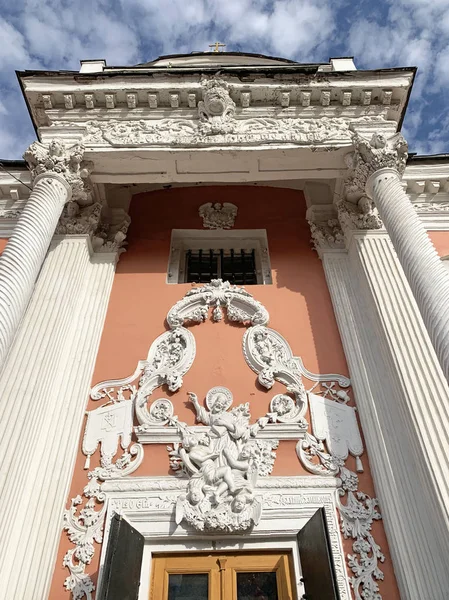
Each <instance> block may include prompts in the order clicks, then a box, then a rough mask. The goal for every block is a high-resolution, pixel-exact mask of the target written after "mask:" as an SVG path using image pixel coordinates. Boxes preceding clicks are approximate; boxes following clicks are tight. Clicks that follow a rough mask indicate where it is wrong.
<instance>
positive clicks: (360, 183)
mask: <svg viewBox="0 0 449 600" xmlns="http://www.w3.org/2000/svg"><path fill="white" fill-rule="evenodd" d="M352 143H353V146H354V152H350V153H349V154H347V155H346V156H345V162H346V165H347V167H348V169H349V177H348V178H347V180H346V185H345V196H346V200H349V202H353V203H357V202H358V201H359V200H360V199H361V198H362V197H363V196H365V195H366V193H367V192H366V183H367V181H368V178H369V177H370V176H371V175H373V174H374V173H375V172H376V171H379V170H380V169H384V168H385V167H389V168H390V169H395V170H396V171H397V172H398V175H399V177H402V175H403V174H404V171H405V166H406V163H407V157H408V146H407V142H406V141H405V139H404V137H403V136H402V134H400V133H396V134H395V135H393V136H392V137H390V138H388V139H387V138H385V137H384V136H383V135H381V134H379V133H375V134H374V135H373V136H372V138H371V139H370V140H367V139H366V138H364V137H362V136H361V135H360V134H359V133H354V134H353V136H352Z"/></svg>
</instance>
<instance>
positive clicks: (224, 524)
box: [169, 387, 278, 532]
mask: <svg viewBox="0 0 449 600" xmlns="http://www.w3.org/2000/svg"><path fill="white" fill-rule="evenodd" d="M189 399H190V401H191V402H192V404H193V406H194V408H195V411H196V418H197V421H199V422H200V423H202V424H203V425H205V426H206V427H204V428H203V427H201V428H198V427H188V426H187V425H186V424H185V423H181V422H176V427H177V429H178V431H179V432H180V434H181V440H182V441H181V443H180V444H175V445H174V446H173V448H170V450H169V452H170V466H171V468H172V470H174V471H175V473H177V474H178V475H179V476H187V477H188V478H189V483H188V485H187V490H186V493H185V494H180V496H179V498H178V501H177V504H176V523H177V524H180V523H182V522H183V521H185V522H186V523H187V524H189V525H190V526H192V527H194V528H195V529H198V530H200V531H206V532H236V531H245V530H247V529H249V528H251V527H252V526H253V525H257V524H258V522H259V520H260V517H261V514H262V497H259V496H258V495H257V493H256V491H255V487H256V483H257V478H258V476H259V475H260V476H266V475H269V474H270V473H271V471H272V469H273V464H274V460H275V458H276V453H275V452H274V450H275V449H276V448H277V446H278V441H276V440H256V439H254V438H255V436H256V435H257V433H258V431H259V429H260V425H259V424H258V423H255V424H254V425H250V424H249V421H250V416H251V415H250V412H249V403H248V402H246V403H245V404H240V405H239V406H237V407H235V408H232V409H231V405H232V394H231V392H230V391H229V390H228V389H227V388H224V387H215V388H212V389H211V390H210V391H209V392H208V394H207V396H206V406H207V408H204V407H203V406H201V405H200V403H199V402H198V398H197V396H196V395H195V394H193V393H189Z"/></svg>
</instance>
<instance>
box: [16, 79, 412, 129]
mask: <svg viewBox="0 0 449 600" xmlns="http://www.w3.org/2000/svg"><path fill="white" fill-rule="evenodd" d="M252 70H253V71H254V73H253V74H252V75H250V74H249V72H248V73H246V75H245V76H243V75H242V74H241V73H235V72H234V73H233V72H231V71H229V70H226V69H224V71H221V70H220V75H219V78H220V79H221V80H225V81H226V82H227V84H228V85H229V94H230V98H231V99H232V101H233V102H234V103H235V105H236V108H237V109H239V108H241V109H243V111H244V112H245V114H246V112H249V111H251V110H254V109H257V110H258V111H259V113H260V114H265V115H267V114H269V113H270V111H271V112H273V111H276V112H277V113H280V114H282V115H286V116H287V115H288V111H289V110H290V111H291V112H292V113H293V114H295V115H296V116H298V115H297V113H298V111H302V110H303V109H309V108H312V109H313V108H314V107H316V108H324V109H327V110H328V111H330V113H331V114H333V115H335V116H343V115H342V114H341V111H348V112H349V113H350V111H351V110H352V116H353V117H355V116H369V115H382V117H383V118H384V119H392V120H394V121H396V122H399V121H400V120H401V118H402V114H403V111H404V109H405V105H406V102H407V97H408V93H409V90H410V87H411V83H412V80H413V70H407V71H402V70H398V71H393V72H380V71H379V72H364V71H351V72H346V73H342V72H323V73H313V74H307V73H306V74H305V73H303V72H300V73H295V72H292V73H284V74H283V75H280V74H279V75H275V74H272V75H271V76H268V75H266V74H261V73H258V72H257V71H256V70H254V69H252ZM175 71H176V70H173V69H170V70H168V69H165V70H164V71H163V72H161V71H159V72H158V73H152V72H149V70H148V69H145V71H144V72H133V73H132V74H131V73H129V72H126V73H125V72H122V71H117V70H114V71H113V72H112V73H109V76H106V75H108V74H107V73H105V72H102V73H101V77H98V76H97V75H98V74H74V73H64V72H61V73H59V74H58V73H42V74H33V73H31V74H27V73H19V74H18V75H19V80H20V83H21V86H22V89H23V91H24V95H25V98H26V100H27V102H28V105H29V108H30V111H31V115H32V118H33V120H34V122H35V125H36V126H37V127H41V126H46V125H49V124H50V123H51V122H52V121H54V120H58V119H59V120H60V119H65V118H69V119H74V120H83V119H84V120H85V119H86V116H85V113H86V111H87V112H89V111H97V113H98V111H102V114H101V115H97V113H94V112H91V117H90V118H92V117H93V116H102V117H103V118H108V117H107V115H111V116H117V115H114V113H112V114H111V111H117V110H120V111H123V110H125V111H128V110H129V111H131V112H132V111H140V112H142V111H145V110H147V111H148V112H154V111H164V112H165V115H164V116H170V117H172V118H177V117H180V118H187V117H188V116H189V114H188V112H189V110H192V109H195V108H196V107H197V106H198V104H199V103H200V102H201V101H204V92H205V90H204V81H205V80H209V81H210V80H214V79H216V76H215V74H214V73H208V72H207V71H203V70H198V69H196V70H195V71H193V72H191V73H186V72H185V70H183V71H182V72H175ZM215 71H216V69H215ZM112 75H113V76H112ZM55 111H56V113H55ZM125 114H126V113H125ZM156 115H157V113H155V116H156ZM159 116H161V115H159ZM252 116H254V115H252ZM301 116H302V115H301ZM317 116H319V115H317ZM348 116H349V114H348Z"/></svg>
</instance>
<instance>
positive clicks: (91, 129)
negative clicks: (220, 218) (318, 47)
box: [52, 117, 375, 148]
mask: <svg viewBox="0 0 449 600" xmlns="http://www.w3.org/2000/svg"><path fill="white" fill-rule="evenodd" d="M372 119H375V118H374V117H372ZM207 123H208V124H210V120H209V121H207ZM52 125H53V126H58V125H59V126H64V127H71V124H70V122H68V123H66V122H65V121H54V122H53V123H52ZM80 125H81V124H77V127H79V126H80ZM82 126H83V127H84V128H85V134H84V137H83V142H84V143H85V144H86V145H89V146H97V145H98V146H104V145H107V146H112V147H125V148H135V147H142V146H160V147H164V146H172V147H173V146H175V147H182V146H186V147H204V146H232V145H235V144H238V145H240V146H253V145H260V144H271V143H279V144H282V143H289V144H295V145H299V146H313V145H317V144H318V145H320V144H324V145H331V146H334V145H335V144H339V143H342V144H348V143H349V142H350V141H351V132H350V125H349V121H348V120H346V119H341V118H338V117H321V118H307V119H305V118H304V119H299V118H295V117H290V118H280V117H249V118H246V119H241V118H239V119H235V122H233V125H232V131H219V130H218V129H219V128H218V126H217V128H216V129H214V130H212V129H211V126H210V125H208V133H205V127H206V124H205V122H203V121H201V120H199V119H196V120H190V119H185V118H184V119H175V118H171V119H170V118H164V119H140V120H117V119H108V120H104V121H99V120H97V121H93V120H89V121H86V122H84V123H82Z"/></svg>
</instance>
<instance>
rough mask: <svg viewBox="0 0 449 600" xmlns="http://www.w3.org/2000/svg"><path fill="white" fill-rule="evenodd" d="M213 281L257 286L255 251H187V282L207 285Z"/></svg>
mask: <svg viewBox="0 0 449 600" xmlns="http://www.w3.org/2000/svg"><path fill="white" fill-rule="evenodd" d="M211 279H223V281H229V282H230V283H233V284H236V285H255V284H257V270H256V251H255V249H254V248H252V249H247V250H244V249H241V250H235V249H233V248H231V249H223V248H221V249H218V250H217V249H212V248H210V249H199V250H187V252H186V282H187V283H207V282H209V281H210V280H211Z"/></svg>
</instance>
